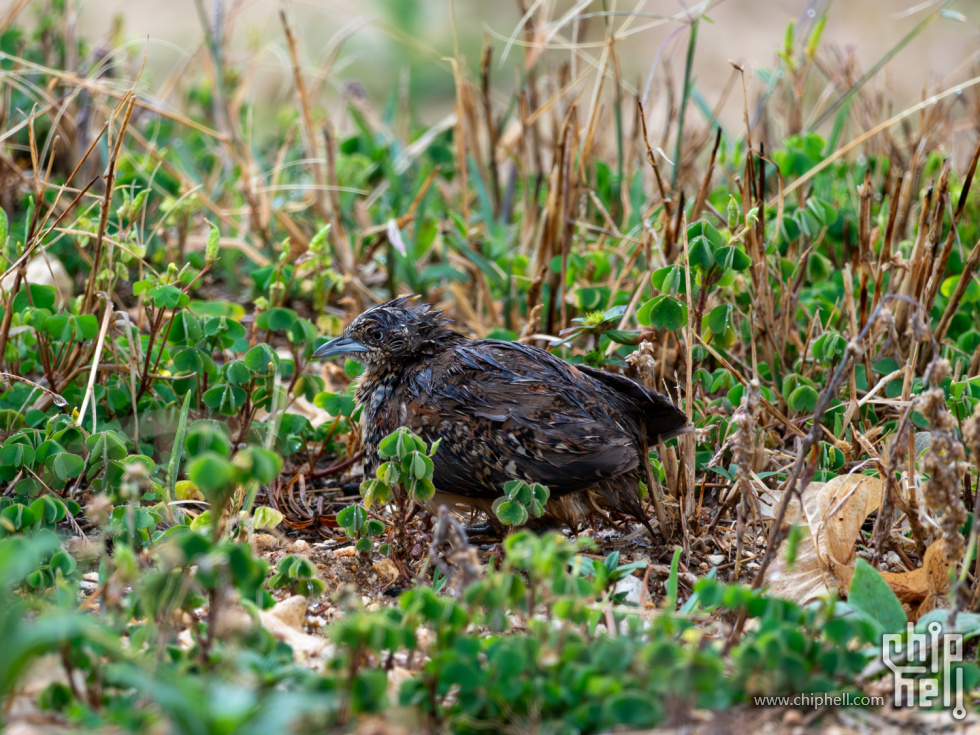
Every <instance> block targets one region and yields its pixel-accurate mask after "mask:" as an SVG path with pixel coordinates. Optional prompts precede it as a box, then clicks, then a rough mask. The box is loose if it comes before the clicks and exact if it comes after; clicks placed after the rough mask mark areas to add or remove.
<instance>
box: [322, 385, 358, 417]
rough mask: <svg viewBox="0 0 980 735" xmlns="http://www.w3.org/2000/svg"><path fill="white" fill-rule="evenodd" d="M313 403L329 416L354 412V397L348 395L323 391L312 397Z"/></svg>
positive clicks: (347, 414) (348, 414)
mask: <svg viewBox="0 0 980 735" xmlns="http://www.w3.org/2000/svg"><path fill="white" fill-rule="evenodd" d="M313 405H315V406H316V407H317V408H322V409H323V410H324V411H326V412H327V413H329V414H330V415H331V416H350V415H351V414H352V413H353V412H354V399H353V398H351V397H350V396H345V395H340V394H338V393H331V392H329V391H324V392H323V393H318V394H317V395H316V396H315V397H314V398H313Z"/></svg>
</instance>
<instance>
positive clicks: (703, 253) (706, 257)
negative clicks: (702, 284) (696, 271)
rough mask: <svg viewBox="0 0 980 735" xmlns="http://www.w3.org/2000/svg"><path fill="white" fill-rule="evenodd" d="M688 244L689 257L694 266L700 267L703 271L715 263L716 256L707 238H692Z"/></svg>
mask: <svg viewBox="0 0 980 735" xmlns="http://www.w3.org/2000/svg"><path fill="white" fill-rule="evenodd" d="M688 245H689V247H690V250H689V251H688V258H689V260H690V263H691V265H692V266H695V267H697V268H700V269H701V271H702V272H703V271H706V270H708V269H709V268H710V267H711V266H713V265H714V264H715V256H714V255H713V254H712V252H711V246H710V245H709V244H708V239H707V238H705V237H696V238H694V239H693V240H690V241H689V242H688Z"/></svg>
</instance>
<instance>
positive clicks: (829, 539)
mask: <svg viewBox="0 0 980 735" xmlns="http://www.w3.org/2000/svg"><path fill="white" fill-rule="evenodd" d="M883 493H884V483H883V482H882V480H881V478H878V477H871V476H868V475H845V476H843V477H835V478H834V479H833V480H831V481H830V482H827V483H823V484H821V483H810V485H809V486H807V488H806V490H805V491H804V493H803V512H802V514H800V513H799V512H798V511H797V513H796V514H795V517H796V518H800V522H802V523H805V524H806V526H807V528H806V536H805V537H804V538H803V539H802V540H801V541H800V545H799V548H798V551H797V557H796V564H795V565H794V567H793V569H792V570H787V569H786V560H785V557H786V544H785V542H784V543H783V546H782V548H780V550H779V556H778V558H777V560H776V562H775V563H774V564H773V569H772V572H771V573H770V578H769V581H770V589H771V590H772V592H773V594H775V595H777V596H779V597H784V598H786V599H790V600H793V601H794V602H799V603H806V602H809V601H810V600H813V599H816V598H817V597H820V596H821V595H824V594H826V593H827V592H828V591H829V590H830V589H848V588H850V586H851V578H852V577H853V576H854V561H855V558H856V555H857V551H856V548H855V542H856V541H857V537H858V532H859V531H860V530H861V526H862V525H864V522H865V520H866V519H867V517H868V516H869V515H871V513H873V512H874V511H876V510H877V509H878V508H879V507H880V506H881V498H882V495H883ZM798 505H799V503H798V502H797V506H798ZM790 507H791V509H792V506H790ZM787 517H794V516H791V515H790V514H789V513H787ZM882 577H884V579H885V581H886V582H887V583H888V585H889V586H890V587H891V588H892V591H893V592H894V593H895V595H896V596H897V597H898V599H899V600H900V601H901V602H903V603H907V604H909V605H912V606H913V612H912V615H911V616H910V617H911V618H912V619H913V620H917V619H918V618H919V617H921V616H922V615H924V614H925V613H926V612H928V611H929V610H932V609H933V608H934V607H936V604H937V603H938V601H940V600H941V599H942V598H943V597H944V596H945V595H946V594H947V592H948V591H949V560H948V558H947V556H946V547H945V545H944V544H943V542H942V541H941V540H940V541H936V542H935V543H933V544H932V545H931V546H929V548H928V549H927V550H926V554H925V558H924V560H923V564H922V566H921V567H920V568H918V569H913V570H912V571H909V572H902V573H893V572H883V573H882Z"/></svg>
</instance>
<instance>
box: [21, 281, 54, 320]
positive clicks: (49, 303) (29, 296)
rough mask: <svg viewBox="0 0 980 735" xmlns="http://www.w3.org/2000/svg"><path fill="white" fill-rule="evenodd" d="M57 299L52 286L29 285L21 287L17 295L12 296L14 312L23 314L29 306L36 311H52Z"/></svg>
mask: <svg viewBox="0 0 980 735" xmlns="http://www.w3.org/2000/svg"><path fill="white" fill-rule="evenodd" d="M57 299H58V292H57V291H56V290H55V289H54V287H53V286H42V285H40V284H37V283H29V284H27V285H26V286H25V287H22V288H21V290H20V291H18V292H17V295H16V296H14V301H13V305H12V307H11V308H13V310H14V312H15V313H16V312H23V311H24V309H26V308H27V307H29V306H33V307H34V308H36V309H48V310H49V311H50V310H52V309H54V304H55V301H57Z"/></svg>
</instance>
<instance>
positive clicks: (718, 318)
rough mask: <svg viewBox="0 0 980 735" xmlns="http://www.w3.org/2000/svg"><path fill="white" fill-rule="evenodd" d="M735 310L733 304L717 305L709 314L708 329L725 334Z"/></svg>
mask: <svg viewBox="0 0 980 735" xmlns="http://www.w3.org/2000/svg"><path fill="white" fill-rule="evenodd" d="M734 310H735V307H733V306H732V305H731V304H722V305H721V306H716V307H715V308H714V309H712V310H711V313H709V314H708V329H710V330H711V331H712V332H713V333H714V334H723V333H724V332H725V330H726V329H728V326H729V324H731V321H732V312H733V311H734Z"/></svg>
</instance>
